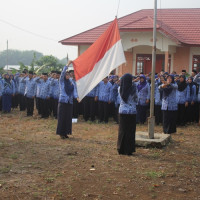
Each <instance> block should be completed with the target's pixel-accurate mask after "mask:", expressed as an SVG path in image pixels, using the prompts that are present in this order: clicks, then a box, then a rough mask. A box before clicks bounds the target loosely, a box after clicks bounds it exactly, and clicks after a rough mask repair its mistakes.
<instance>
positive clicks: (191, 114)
mask: <svg viewBox="0 0 200 200" xmlns="http://www.w3.org/2000/svg"><path fill="white" fill-rule="evenodd" d="M186 119H187V122H188V123H190V122H194V121H195V105H194V104H193V105H192V104H191V103H188V107H187V108H186Z"/></svg>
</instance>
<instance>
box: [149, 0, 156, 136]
mask: <svg viewBox="0 0 200 200" xmlns="http://www.w3.org/2000/svg"><path fill="white" fill-rule="evenodd" d="M156 22H157V0H154V23H153V48H152V73H151V101H150V117H149V118H148V134H149V139H154V126H155V116H154V93H155V68H156V25H157V23H156Z"/></svg>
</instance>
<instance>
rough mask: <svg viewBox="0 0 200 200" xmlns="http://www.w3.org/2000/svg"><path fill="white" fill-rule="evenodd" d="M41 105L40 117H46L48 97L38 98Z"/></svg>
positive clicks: (47, 114) (47, 115) (47, 113)
mask: <svg viewBox="0 0 200 200" xmlns="http://www.w3.org/2000/svg"><path fill="white" fill-rule="evenodd" d="M40 106H41V117H42V118H48V117H49V99H40Z"/></svg>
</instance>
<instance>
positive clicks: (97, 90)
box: [95, 83, 100, 97]
mask: <svg viewBox="0 0 200 200" xmlns="http://www.w3.org/2000/svg"><path fill="white" fill-rule="evenodd" d="M99 87H100V83H99V84H98V85H97V89H96V95H95V96H96V97H98V96H99Z"/></svg>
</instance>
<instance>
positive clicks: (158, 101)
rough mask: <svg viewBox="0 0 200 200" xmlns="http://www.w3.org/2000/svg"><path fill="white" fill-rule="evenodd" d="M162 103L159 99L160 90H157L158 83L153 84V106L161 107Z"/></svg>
mask: <svg viewBox="0 0 200 200" xmlns="http://www.w3.org/2000/svg"><path fill="white" fill-rule="evenodd" d="M161 104H162V101H161V99H160V90H159V88H158V82H156V83H155V105H159V106H160V105H161Z"/></svg>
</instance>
